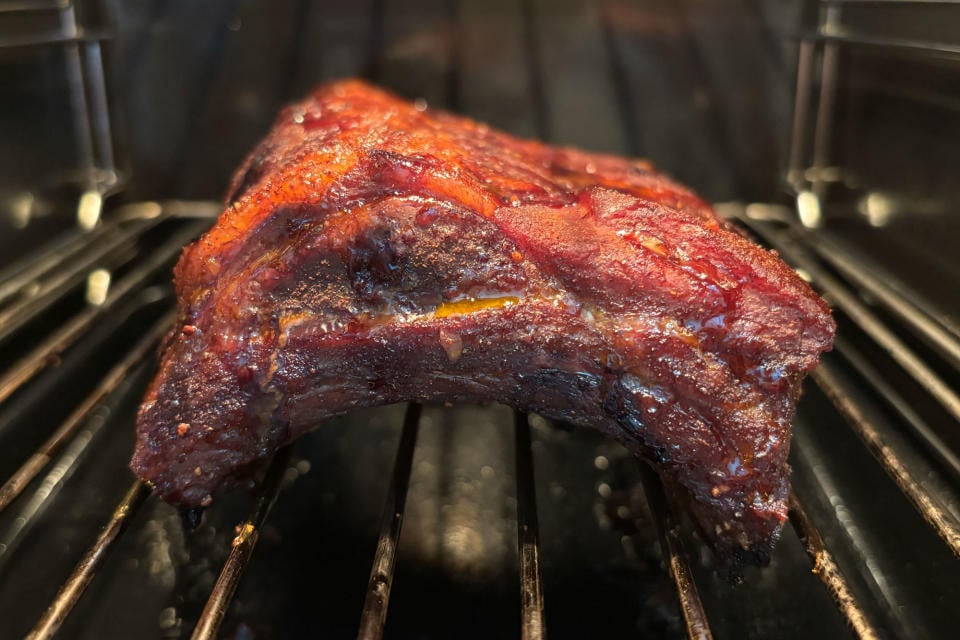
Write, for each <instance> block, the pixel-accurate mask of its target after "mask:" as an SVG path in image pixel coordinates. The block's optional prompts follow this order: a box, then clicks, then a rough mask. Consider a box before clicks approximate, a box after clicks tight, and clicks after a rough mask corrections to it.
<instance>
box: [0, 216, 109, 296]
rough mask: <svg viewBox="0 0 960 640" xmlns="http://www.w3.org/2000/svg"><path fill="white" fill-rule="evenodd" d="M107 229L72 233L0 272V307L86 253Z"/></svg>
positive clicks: (105, 226) (99, 227)
mask: <svg viewBox="0 0 960 640" xmlns="http://www.w3.org/2000/svg"><path fill="white" fill-rule="evenodd" d="M110 229H111V227H110V226H108V225H100V226H98V227H95V228H94V229H93V230H92V231H89V232H84V231H81V230H80V229H73V230H72V231H71V232H70V233H67V234H64V235H63V236H62V237H60V238H59V239H56V240H53V241H52V242H50V243H49V244H47V246H46V247H45V248H44V249H43V250H42V251H39V252H37V253H35V254H32V255H31V256H29V257H28V258H27V259H25V260H20V261H18V262H16V263H14V264H12V265H10V266H9V267H7V268H6V269H4V270H3V271H0V304H2V303H4V302H6V301H7V300H9V299H10V298H13V297H14V296H16V295H18V294H20V293H22V291H23V289H24V287H27V286H29V285H30V284H31V283H33V282H34V281H36V280H39V279H40V278H42V277H43V276H44V275H46V274H47V273H49V272H50V271H51V270H53V269H55V268H61V265H62V264H63V263H64V262H65V261H67V260H71V259H73V257H74V256H75V255H76V254H78V253H80V252H82V251H84V250H88V249H89V248H90V246H91V244H95V243H97V242H99V239H100V237H101V236H102V235H104V234H105V233H106V232H107V231H108V230H110Z"/></svg>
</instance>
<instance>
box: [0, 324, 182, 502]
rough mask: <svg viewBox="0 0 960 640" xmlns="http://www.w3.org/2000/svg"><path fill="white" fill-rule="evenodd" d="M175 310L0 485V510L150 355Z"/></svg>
mask: <svg viewBox="0 0 960 640" xmlns="http://www.w3.org/2000/svg"><path fill="white" fill-rule="evenodd" d="M173 317H174V314H173V313H172V312H171V313H168V314H165V315H164V316H163V317H162V318H161V319H160V320H159V321H158V322H156V323H155V324H154V325H153V327H152V328H151V329H150V330H149V331H148V332H147V333H146V335H145V336H144V337H143V338H142V339H141V340H140V341H139V342H138V343H137V344H136V345H135V346H134V347H133V349H132V350H131V351H130V352H129V353H128V354H127V355H126V357H124V359H123V360H121V361H120V362H119V363H117V365H116V366H114V367H113V368H112V369H111V370H110V372H109V373H107V375H106V377H104V379H103V380H102V381H101V382H100V384H99V385H98V386H97V388H96V389H94V391H93V393H91V394H90V395H89V396H87V398H86V399H85V400H84V401H83V404H81V405H80V406H78V407H77V408H76V409H74V411H73V413H71V414H70V416H69V417H68V418H67V419H66V420H65V421H64V422H63V423H62V424H61V425H60V427H59V428H58V429H57V430H56V431H55V432H54V433H53V435H51V436H50V437H49V438H48V439H47V440H46V442H44V443H43V444H42V445H41V446H40V448H39V449H37V451H36V452H35V453H33V454H32V455H31V456H30V457H29V458H28V459H27V461H26V462H24V463H23V465H22V466H21V467H20V468H19V469H17V471H16V472H15V473H14V474H13V475H12V476H10V478H9V479H8V480H7V481H6V482H5V483H4V484H3V486H2V487H0V512H2V511H3V510H4V509H6V508H7V507H8V506H9V505H10V503H11V502H13V500H14V499H15V498H16V497H17V496H19V495H20V493H21V492H22V491H23V489H24V488H25V487H26V486H27V485H28V484H29V483H30V481H31V480H33V479H34V478H35V477H36V476H37V474H38V473H40V471H41V470H42V469H43V468H44V467H45V466H46V465H47V464H48V463H49V462H50V460H51V459H52V458H53V455H54V454H55V453H57V451H59V450H60V448H61V447H62V446H63V445H64V443H65V442H66V441H67V439H68V438H70V437H71V436H73V435H74V434H75V433H76V432H77V430H78V429H79V428H80V427H81V426H82V425H83V424H84V422H85V421H86V419H87V418H88V417H89V416H90V414H91V413H92V412H93V410H94V409H96V407H97V405H98V404H99V403H100V401H101V400H103V399H104V398H105V397H106V396H107V395H109V394H110V393H112V392H113V391H114V390H115V389H116V388H117V387H119V386H120V384H121V383H123V381H124V380H126V378H127V376H128V375H129V373H130V371H131V370H132V369H134V368H135V367H136V366H137V365H139V364H140V363H141V362H143V361H144V360H145V359H146V358H148V357H150V356H151V355H153V350H154V348H155V347H156V345H157V343H158V342H160V339H161V338H162V337H163V335H164V334H165V333H166V332H167V331H168V330H169V329H170V326H171V325H172V324H173Z"/></svg>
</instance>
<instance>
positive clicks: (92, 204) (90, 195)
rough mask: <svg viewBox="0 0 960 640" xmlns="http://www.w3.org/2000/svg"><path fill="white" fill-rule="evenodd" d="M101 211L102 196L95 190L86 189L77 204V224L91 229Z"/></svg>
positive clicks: (82, 227)
mask: <svg viewBox="0 0 960 640" xmlns="http://www.w3.org/2000/svg"><path fill="white" fill-rule="evenodd" d="M102 211H103V196H102V195H100V193H99V192H97V191H87V192H86V193H84V194H83V195H82V196H80V204H79V205H77V224H79V225H80V228H81V229H85V230H87V231H89V230H90V229H93V228H94V227H95V226H97V222H99V221H100V213H101V212H102Z"/></svg>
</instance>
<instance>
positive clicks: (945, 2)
mask: <svg viewBox="0 0 960 640" xmlns="http://www.w3.org/2000/svg"><path fill="white" fill-rule="evenodd" d="M820 4H861V5H862V4H875V5H934V6H936V5H941V6H960V0H820Z"/></svg>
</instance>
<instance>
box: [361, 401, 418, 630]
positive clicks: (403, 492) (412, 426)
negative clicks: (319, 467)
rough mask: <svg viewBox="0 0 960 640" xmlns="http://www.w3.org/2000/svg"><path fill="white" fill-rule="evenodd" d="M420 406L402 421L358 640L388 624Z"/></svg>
mask: <svg viewBox="0 0 960 640" xmlns="http://www.w3.org/2000/svg"><path fill="white" fill-rule="evenodd" d="M420 409H421V407H420V405H419V404H417V403H411V404H409V405H407V412H406V415H405V416H404V419H403V433H402V434H401V436H400V444H399V446H398V447H397V457H396V461H395V462H394V463H393V476H392V479H391V481H390V488H389V489H388V491H387V501H386V504H385V505H384V508H383V517H382V518H381V520H380V537H379V539H378V540H377V550H376V552H375V553H374V556H373V567H372V568H371V569H370V581H369V583H368V585H367V595H366V598H365V599H364V601H363V611H362V612H361V614H360V629H359V631H358V632H357V638H358V639H359V640H379V639H380V638H382V637H383V631H384V625H385V623H386V621H387V606H388V605H389V603H390V590H391V587H392V586H393V574H394V569H395V567H396V562H397V545H398V543H399V541H400V530H401V528H402V526H403V512H404V507H405V505H406V501H407V490H408V488H409V487H410V470H411V468H412V466H413V452H414V450H415V449H416V447H417V431H418V429H419V425H420Z"/></svg>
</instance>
